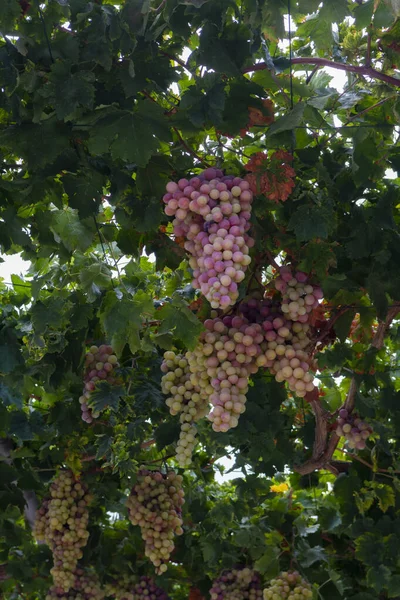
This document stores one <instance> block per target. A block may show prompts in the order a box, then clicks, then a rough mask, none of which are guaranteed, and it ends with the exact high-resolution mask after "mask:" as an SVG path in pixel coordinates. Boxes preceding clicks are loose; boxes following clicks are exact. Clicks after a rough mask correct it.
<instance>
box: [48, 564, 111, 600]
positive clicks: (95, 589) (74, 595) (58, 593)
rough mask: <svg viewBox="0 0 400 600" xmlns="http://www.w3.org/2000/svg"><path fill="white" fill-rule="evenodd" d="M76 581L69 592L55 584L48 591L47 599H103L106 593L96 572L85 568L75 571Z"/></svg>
mask: <svg viewBox="0 0 400 600" xmlns="http://www.w3.org/2000/svg"><path fill="white" fill-rule="evenodd" d="M74 578H75V579H74V583H73V586H72V588H71V589H70V590H69V591H68V592H64V591H63V590H62V589H61V588H59V587H56V586H53V587H51V588H50V590H49V591H48V593H47V596H46V600H103V599H104V597H105V593H104V591H103V590H102V588H101V585H100V581H99V578H98V577H97V575H95V574H94V573H87V572H85V571H84V570H83V569H79V568H78V569H76V570H75V572H74Z"/></svg>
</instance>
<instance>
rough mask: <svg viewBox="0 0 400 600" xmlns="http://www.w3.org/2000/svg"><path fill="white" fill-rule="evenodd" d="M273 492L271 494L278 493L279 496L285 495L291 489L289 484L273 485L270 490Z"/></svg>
mask: <svg viewBox="0 0 400 600" xmlns="http://www.w3.org/2000/svg"><path fill="white" fill-rule="evenodd" d="M269 489H270V490H271V492H276V493H277V494H280V493H282V494H283V493H284V492H287V491H288V489H289V486H288V484H287V483H280V484H279V485H271V487H270V488H269Z"/></svg>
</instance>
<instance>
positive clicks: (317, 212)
mask: <svg viewBox="0 0 400 600" xmlns="http://www.w3.org/2000/svg"><path fill="white" fill-rule="evenodd" d="M334 228H335V213H334V211H333V207H332V205H330V204H328V203H327V202H324V203H321V204H319V205H315V204H303V205H302V206H300V207H299V208H298V209H297V210H296V212H294V213H293V215H292V216H291V218H290V220H289V224H288V229H291V230H293V231H294V233H295V235H296V238H297V240H298V241H299V242H305V241H308V240H311V239H312V238H322V239H326V238H327V237H328V236H329V235H330V234H331V233H332V231H333V230H334Z"/></svg>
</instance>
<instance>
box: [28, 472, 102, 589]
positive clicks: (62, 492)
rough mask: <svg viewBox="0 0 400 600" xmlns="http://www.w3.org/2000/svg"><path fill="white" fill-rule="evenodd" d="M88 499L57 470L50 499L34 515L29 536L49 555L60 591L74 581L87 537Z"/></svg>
mask: <svg viewBox="0 0 400 600" xmlns="http://www.w3.org/2000/svg"><path fill="white" fill-rule="evenodd" d="M91 499H92V498H91V496H90V495H89V494H88V490H87V487H86V486H85V484H84V483H82V482H81V481H79V479H77V478H76V477H75V476H74V474H73V473H72V472H71V471H61V472H60V473H59V475H58V476H57V477H56V479H55V480H54V481H53V483H52V484H51V486H50V497H49V498H47V499H45V500H44V501H43V504H42V506H41V507H40V508H39V510H38V511H37V513H36V520H35V527H34V532H33V533H34V536H35V538H36V540H37V541H40V542H45V543H46V544H47V545H48V546H49V547H50V549H51V551H52V553H53V561H54V566H53V568H52V569H51V571H50V572H51V574H52V576H53V581H54V585H55V587H56V588H59V590H60V591H61V592H68V591H69V590H70V589H71V588H72V587H73V586H74V583H75V580H76V575H75V569H76V567H77V564H78V560H80V559H81V558H82V556H83V554H82V548H83V547H84V546H86V544H87V541H88V538H89V532H88V530H87V525H88V521H89V511H88V508H87V507H88V505H89V503H90V502H91Z"/></svg>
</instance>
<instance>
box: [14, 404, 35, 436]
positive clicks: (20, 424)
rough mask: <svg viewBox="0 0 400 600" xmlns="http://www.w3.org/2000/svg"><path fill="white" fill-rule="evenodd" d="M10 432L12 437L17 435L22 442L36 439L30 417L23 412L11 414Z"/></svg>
mask: <svg viewBox="0 0 400 600" xmlns="http://www.w3.org/2000/svg"><path fill="white" fill-rule="evenodd" d="M9 432H10V435H15V437H16V438H18V440H19V441H20V442H26V441H29V440H33V439H34V434H33V431H32V429H31V427H30V425H29V420H28V417H27V416H26V414H25V413H23V412H22V411H18V412H13V413H11V418H10V427H9Z"/></svg>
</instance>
